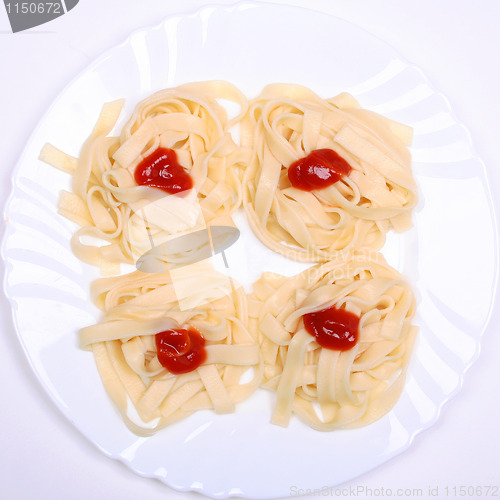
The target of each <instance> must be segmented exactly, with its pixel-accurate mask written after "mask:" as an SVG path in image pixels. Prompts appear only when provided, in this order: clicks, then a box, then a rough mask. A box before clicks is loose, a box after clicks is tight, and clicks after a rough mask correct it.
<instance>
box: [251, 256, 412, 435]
mask: <svg viewBox="0 0 500 500" xmlns="http://www.w3.org/2000/svg"><path fill="white" fill-rule="evenodd" d="M249 300H250V303H251V318H250V325H251V329H252V331H253V332H254V335H256V336H257V337H258V339H259V344H260V346H261V350H262V354H263V358H264V380H263V384H262V387H264V388H267V389H270V390H271V391H274V392H276V404H275V408H274V412H273V416H272V422H273V423H274V424H277V425H282V426H287V425H288V422H289V419H290V417H291V415H292V413H296V414H297V415H299V416H300V417H301V418H302V419H303V420H304V421H305V422H306V423H307V424H308V425H309V426H311V427H313V428H315V429H318V430H332V429H338V428H352V427H359V426H362V425H367V424H369V423H371V422H374V421H375V420H377V419H379V418H380V417H381V416H383V415H385V414H386V413H387V412H388V411H389V410H390V409H391V408H392V407H393V405H394V404H395V403H396V401H397V400H398V398H399V395H400V393H401V391H402V389H403V386H404V382H405V377H406V371H407V368H408V364H409V361H410V357H411V352H412V347H413V343H414V340H415V337H416V334H417V329H416V328H415V327H413V326H412V325H411V321H412V319H413V316H414V313H415V299H414V296H413V293H412V291H411V289H410V287H409V286H408V284H407V283H406V281H405V280H404V279H403V277H402V276H401V275H400V274H399V273H397V272H396V271H395V270H394V269H392V268H391V267H390V266H388V265H387V263H386V262H385V260H384V258H383V256H382V255H381V254H379V253H377V252H371V253H366V252H359V251H357V252H353V253H351V252H346V253H344V254H343V255H342V256H338V257H337V259H334V260H332V261H330V262H327V263H325V264H321V265H317V266H314V267H312V268H310V269H307V270H306V271H304V272H302V273H300V274H298V275H296V276H294V277H292V278H288V277H285V276H281V275H277V274H273V273H265V274H263V275H262V276H261V278H260V279H259V280H258V281H257V282H256V283H255V285H254V292H253V294H252V296H251V298H250V299H249ZM332 305H335V307H337V308H343V309H346V310H347V311H350V312H352V313H354V314H356V315H357V316H358V317H359V318H360V322H359V340H358V342H357V343H356V345H355V346H354V347H353V348H351V349H349V350H346V351H339V350H332V349H328V348H324V347H321V346H320V345H319V344H318V343H317V342H316V340H315V337H314V336H312V335H311V334H309V333H308V332H307V331H306V330H305V328H304V322H303V319H302V318H303V315H304V314H308V313H312V312H316V311H319V310H323V309H326V308H328V307H330V306H332Z"/></svg>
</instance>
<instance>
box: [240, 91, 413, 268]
mask: <svg viewBox="0 0 500 500" xmlns="http://www.w3.org/2000/svg"><path fill="white" fill-rule="evenodd" d="M241 137H242V139H241V147H242V148H243V149H244V150H246V151H247V152H248V157H249V158H250V159H249V161H248V164H247V165H246V170H245V175H244V179H243V188H244V191H243V194H244V198H243V202H244V206H245V210H246V213H247V216H248V220H249V223H250V225H251V227H252V229H253V231H254V232H255V234H256V235H257V236H258V237H259V239H260V240H261V241H262V242H263V243H264V244H265V245H266V246H268V247H269V248H271V249H272V250H274V251H276V252H279V253H281V254H283V255H285V256H287V257H289V258H291V259H294V260H298V261H304V262H320V261H325V260H329V259H330V258H332V257H333V256H334V254H335V252H337V251H340V250H349V249H355V248H361V247H369V248H371V249H374V250H379V249H380V248H381V247H382V246H383V244H384V242H385V234H386V232H387V231H388V230H389V229H391V228H394V229H396V230H397V231H402V230H405V229H407V228H408V227H410V226H411V210H412V208H413V207H414V206H415V204H416V200H417V195H416V191H417V190H416V184H415V181H414V179H413V176H412V171H411V156H410V153H409V150H408V146H409V145H410V142H411V137H412V132H411V129H410V128H409V127H407V126H405V125H402V124H400V123H397V122H395V121H392V120H390V119H388V118H385V117H383V116H380V115H378V114H376V113H373V112H371V111H368V110H365V109H362V108H361V107H360V105H359V104H358V102H357V101H356V100H355V99H354V98H353V97H352V96H351V95H349V94H347V93H343V94H340V95H338V96H336V97H334V98H331V99H322V98H320V97H319V96H318V95H316V94H315V93H314V92H312V91H311V90H309V89H307V88H305V87H302V86H299V85H288V84H287V85H285V84H273V85H269V86H267V87H266V88H265V89H264V90H263V91H262V93H261V95H260V96H259V97H257V98H256V99H253V100H252V101H251V102H250V106H249V111H248V113H247V115H246V116H245V117H244V118H243V120H242V134H241ZM316 149H332V150H334V151H335V152H336V153H338V154H339V155H340V156H341V157H342V158H344V159H345V160H346V161H347V162H348V163H349V164H350V166H351V167H352V171H351V173H350V174H349V175H348V176H344V177H343V178H342V179H341V180H340V181H338V182H336V183H335V184H333V185H331V186H329V187H327V188H324V189H316V190H313V191H302V190H300V189H297V188H295V187H292V186H291V183H290V181H289V180H288V175H287V169H288V167H289V166H290V165H291V164H292V163H293V162H295V161H297V160H299V159H300V158H303V157H305V156H306V155H308V154H309V153H310V152H311V151H313V150H316Z"/></svg>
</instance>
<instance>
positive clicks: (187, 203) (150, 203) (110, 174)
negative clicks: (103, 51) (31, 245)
mask: <svg viewBox="0 0 500 500" xmlns="http://www.w3.org/2000/svg"><path fill="white" fill-rule="evenodd" d="M222 99H224V100H225V101H227V102H231V103H232V104H233V105H236V107H237V108H238V114H237V115H236V116H235V117H233V118H231V119H230V118H228V113H227V111H226V109H225V108H224V107H223V106H222V104H220V100H222ZM123 105H124V100H123V99H121V100H117V101H114V102H110V103H106V104H105V105H104V106H103V109H102V111H101V114H100V116H99V119H98V121H97V123H96V125H95V127H94V129H93V131H92V133H91V134H90V136H89V137H88V138H87V140H86V142H85V143H84V145H83V147H82V149H81V152H80V155H79V157H78V158H74V157H71V156H69V155H67V154H65V153H63V152H62V151H60V150H58V149H57V148H55V147H54V146H52V145H50V144H47V145H46V146H45V147H44V148H43V150H42V152H41V155H40V159H41V160H43V161H45V162H47V163H49V164H51V165H53V166H55V167H57V168H59V169H61V170H64V171H66V172H68V173H70V174H72V190H71V191H66V190H63V191H62V192H61V195H60V199H59V204H58V211H59V213H60V214H62V215H63V216H65V217H67V218H68V219H70V220H72V221H73V222H76V223H77V224H78V225H79V226H81V228H80V229H79V230H78V231H76V232H75V234H74V235H73V237H72V239H71V248H72V250H73V252H74V254H75V255H76V256H77V257H78V258H79V259H80V260H82V261H83V262H86V263H88V264H91V265H94V266H97V267H99V268H100V270H101V272H102V274H108V275H109V274H119V272H120V264H121V263H128V264H135V262H136V260H137V259H138V258H139V257H140V256H141V255H143V254H144V252H145V251H146V250H148V249H150V248H151V244H152V242H153V243H154V245H159V244H161V243H162V242H164V241H167V240H168V239H169V238H171V237H172V236H175V235H176V234H179V233H182V232H183V231H184V232H185V231H187V230H189V231H193V230H195V229H197V228H204V227H206V225H207V224H212V225H224V224H226V225H232V224H233V223H232V219H231V214H232V213H233V212H234V211H235V210H236V209H237V208H238V207H239V206H240V205H241V198H242V193H241V178H240V177H241V173H240V172H241V168H240V166H241V164H242V161H243V158H242V151H241V149H240V148H239V147H237V145H236V143H235V142H234V140H233V138H232V136H231V133H230V129H231V128H232V127H233V126H234V124H235V123H237V122H239V120H240V118H241V116H242V115H243V114H244V113H245V112H246V110H247V107H248V103H247V99H246V98H245V96H244V95H243V94H242V93H241V92H240V91H239V90H238V89H236V87H234V86H233V85H231V84H229V83H227V82H221V81H211V82H199V83H190V84H185V85H181V86H179V87H175V88H169V89H164V90H160V91H158V92H156V93H154V94H153V95H151V96H149V97H147V98H146V99H144V100H142V101H141V102H140V103H139V104H138V105H137V106H136V108H135V110H134V112H133V113H132V115H131V117H130V118H129V119H128V121H127V122H126V123H125V125H124V126H123V127H122V129H121V133H120V135H119V136H109V134H110V133H111V131H112V130H113V128H114V127H115V125H116V124H117V121H118V118H119V116H120V113H121V111H122V108H123ZM159 147H163V148H169V149H173V150H175V152H176V154H177V157H178V160H179V163H180V164H181V165H182V166H183V167H184V169H185V170H186V171H187V172H188V173H189V175H190V176H191V177H192V179H193V180H194V186H193V188H192V189H191V190H190V192H189V193H187V195H185V196H183V197H179V196H175V195H167V194H166V193H165V192H163V191H160V190H157V189H151V188H150V187H147V186H138V185H137V184H136V182H135V180H134V171H135V168H136V167H137V165H138V164H139V163H140V162H141V161H142V160H143V159H144V158H146V157H147V156H148V155H149V154H151V153H152V152H154V151H155V150H156V149H157V148H159ZM96 242H100V243H99V244H96Z"/></svg>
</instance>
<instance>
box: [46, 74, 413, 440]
mask: <svg viewBox="0 0 500 500" xmlns="http://www.w3.org/2000/svg"><path fill="white" fill-rule="evenodd" d="M223 101H229V102H232V103H233V104H236V105H237V107H238V112H237V113H236V115H235V116H234V117H232V118H230V117H229V116H228V112H227V111H226V107H225V104H224V102H223ZM123 105H124V101H123V100H118V101H114V102H110V103H107V104H105V105H104V106H103V108H102V111H101V114H100V116H99V118H98V120H97V123H96V125H95V127H94V129H93V131H92V133H91V134H90V136H89V137H88V138H87V140H86V142H85V143H84V145H83V147H82V149H81V151H80V154H79V156H78V158H76V157H72V156H70V155H68V154H66V153H64V152H62V151H61V150H59V149H58V148H56V147H55V146H53V145H51V144H47V145H46V146H45V147H44V148H43V150H42V152H41V155H40V159H41V160H43V161H45V162H46V163H49V164H50V165H52V166H54V167H57V168H59V169H61V170H63V171H65V172H67V173H68V174H70V175H71V189H70V190H64V191H62V192H61V195H60V199H59V204H58V211H59V213H60V214H62V215H63V216H65V217H67V218H68V219H70V220H71V221H73V222H75V223H76V224H77V225H78V226H80V228H79V229H78V230H77V231H76V232H75V233H74V235H73V237H72V239H71V248H72V250H73V252H74V254H75V255H76V256H77V257H78V258H79V259H81V260H82V261H84V262H85V263H88V264H91V265H93V266H97V267H98V268H99V269H100V271H101V273H102V274H107V275H115V276H109V277H106V278H100V279H98V280H96V281H94V282H93V283H92V284H91V298H92V301H93V303H94V304H95V305H96V306H97V307H98V308H99V310H100V311H101V313H102V315H101V318H100V320H99V321H98V322H97V323H96V324H93V325H90V326H87V327H85V328H82V329H81V330H80V332H79V340H80V345H81V347H82V348H84V349H89V350H91V351H92V352H93V354H94V357H95V361H96V364H97V368H98V371H99V374H100V376H101V379H102V381H103V384H104V387H105V389H106V391H107V392H108V394H109V396H110V397H111V399H112V401H113V402H114V403H115V405H116V407H117V408H118V410H119V411H120V413H121V415H122V416H123V418H124V421H125V422H126V424H127V425H128V426H129V428H130V429H131V430H132V431H133V432H135V433H137V434H140V435H150V434H153V433H154V432H156V431H157V430H158V429H160V428H162V427H164V426H166V425H168V424H170V423H172V422H176V421H178V420H181V419H183V418H185V417H187V416H189V415H190V414H192V413H194V412H196V411H199V410H214V411H215V412H216V413H228V412H232V411H234V409H235V405H236V404H237V403H238V402H240V401H242V400H244V399H246V398H248V397H249V396H250V395H251V394H252V393H253V392H254V391H255V390H256V389H257V388H258V387H259V386H260V385H262V387H264V388H266V389H269V390H271V391H274V392H275V393H276V398H275V400H276V404H275V407H274V411H273V413H272V418H271V422H272V423H274V424H277V425H281V426H287V425H288V423H289V421H290V418H291V417H292V414H294V413H295V414H297V415H298V416H299V417H301V418H302V419H303V420H304V421H305V422H306V423H307V424H308V425H309V426H311V427H312V428H315V429H318V430H332V429H338V428H351V427H358V426H362V425H366V424H369V423H371V422H373V421H375V420H377V419H378V418H380V417H381V416H383V415H384V414H386V413H387V412H388V411H389V410H390V409H391V408H392V406H393V405H394V404H395V403H396V401H397V399H398V397H399V395H400V393H401V390H402V388H403V385H404V381H405V377H406V372H407V368H408V364H409V361H410V357H411V352H412V346H413V343H414V340H415V337H416V333H417V330H416V328H415V327H414V326H412V319H413V316H414V312H415V300H414V297H413V294H412V292H411V289H410V288H409V286H408V284H407V283H406V282H405V281H404V279H403V277H402V276H401V275H400V274H398V273H397V272H396V271H395V270H394V269H392V268H391V267H390V266H389V265H388V264H387V263H386V262H385V260H384V258H383V257H382V255H381V254H379V253H378V250H379V249H380V248H381V247H382V246H383V245H384V242H385V237H386V233H387V231H389V230H390V229H394V230H396V231H402V230H405V229H407V228H408V227H410V225H411V210H412V208H413V207H414V206H415V204H416V201H417V195H416V185H415V182H414V179H413V176H412V172H411V157H410V153H409V149H408V147H409V145H410V143H411V136H412V132H411V129H410V128H409V127H407V126H405V125H402V124H400V123H397V122H394V121H392V120H389V119H387V118H384V117H382V116H380V115H378V114H375V113H373V112H370V111H368V110H364V109H362V108H361V107H360V105H359V104H358V103H357V101H356V100H355V99H354V98H353V97H352V96H350V95H349V94H346V93H343V94H340V95H338V96H336V97H334V98H331V99H322V98H320V97H319V96H317V95H316V94H315V93H313V92H312V91H311V90H309V89H307V88H305V87H301V86H298V85H282V84H274V85H269V86H268V87H266V88H265V89H264V90H263V91H262V93H261V94H260V95H259V96H258V97H257V98H255V99H253V100H252V101H250V102H248V101H247V99H246V98H245V96H244V95H243V94H242V93H241V92H240V91H239V90H238V89H237V88H235V87H234V86H233V85H231V84H229V83H227V82H222V81H210V82H200V83H191V84H185V85H181V86H179V87H176V88H171V89H165V90H161V91H159V92H156V93H155V94H153V95H151V96H150V97H147V98H146V99H144V100H143V101H141V102H140V103H139V104H138V105H137V106H136V108H135V110H134V112H133V113H132V115H131V116H130V118H129V119H128V121H127V122H126V123H125V125H124V126H123V127H121V128H120V132H119V133H116V134H115V135H112V134H114V133H115V129H117V128H118V123H119V118H120V115H121V113H122V109H123ZM236 125H238V126H239V127H240V128H239V141H236V139H235V138H233V135H232V133H233V131H234V127H235V126H236ZM235 136H236V134H235ZM314 155H316V156H314ZM304 158H308V161H309V163H301V162H302V161H303V160H304ZM318 158H319V159H320V160H321V161H327V162H330V163H329V166H327V167H325V166H324V165H320V166H318V164H317V163H315V162H317V161H318ZM167 164H168V165H167ZM164 165H167V166H168V171H167V167H165V168H164ZM334 167H335V168H334ZM335 169H337V170H335ZM175 172H177V173H175ZM174 174H175V175H174ZM302 175H305V178H301V176H302ZM308 176H309V177H308ZM165 183H166V184H165ZM167 184H168V189H167ZM241 205H243V206H244V209H245V212H246V215H247V220H248V221H249V225H250V227H251V228H252V230H253V231H254V232H255V234H256V235H257V237H258V238H259V239H260V240H261V242H262V243H263V244H265V245H266V246H267V247H269V248H270V249H272V250H274V251H275V252H278V253H280V254H282V255H284V256H286V257H289V258H291V259H293V260H297V261H303V262H316V263H319V264H317V265H315V266H313V267H311V268H309V269H308V270H306V271H304V272H302V273H301V274H298V275H296V276H294V277H291V278H288V277H285V276H281V275H278V274H274V273H269V272H268V273H264V274H263V275H262V276H261V278H260V279H259V280H258V281H257V282H256V283H254V288H253V292H252V293H251V294H250V295H247V294H246V293H245V291H244V289H243V288H242V287H241V286H239V285H237V284H236V283H235V281H234V280H232V279H231V278H229V277H228V276H226V275H225V274H222V273H220V272H218V271H216V270H215V269H214V267H213V262H212V255H213V254H214V253H217V252H223V251H224V249H225V248H228V247H229V246H230V245H232V244H233V243H234V242H235V241H236V239H237V238H238V236H239V230H238V229H237V228H235V227H234V223H233V221H232V215H233V213H234V212H235V210H237V209H238V208H239V207H240V206H241ZM181 235H182V236H183V237H182V238H179V236H181ZM167 249H168V251H167ZM224 262H225V264H226V267H227V262H226V260H225V257H224ZM121 264H133V265H136V267H137V269H138V270H137V271H134V272H132V273H129V274H122V272H123V269H122V267H121ZM145 271H149V272H145ZM331 310H335V311H336V314H341V315H343V316H342V317H343V318H344V319H345V321H346V322H349V321H351V322H352V324H351V323H349V325H350V326H349V328H351V327H352V331H351V330H349V328H348V329H347V330H348V331H347V330H346V332H344V333H345V335H344V338H343V339H341V340H342V342H344V344H342V343H339V339H338V338H336V340H335V341H334V342H332V338H331V337H330V338H329V339H327V340H325V339H324V338H322V337H321V335H320V333H321V332H319V330H314V328H316V326H315V324H314V321H315V320H316V318H318V317H321V318H323V317H324V318H327V316H328V314H330V312H329V311H331ZM325 311H326V312H325ZM338 311H341V312H338ZM332 314H333V313H332ZM325 315H326V316H325ZM324 321H326V322H330V323H331V324H333V322H334V320H333V319H332V318H331V317H330V316H328V319H326V320H324ZM335 321H336V320H335ZM330 323H329V324H330ZM346 324H347V323H346ZM353 325H355V326H353ZM321 328H322V327H321ZM334 336H337V337H338V335H337V334H335V335H334Z"/></svg>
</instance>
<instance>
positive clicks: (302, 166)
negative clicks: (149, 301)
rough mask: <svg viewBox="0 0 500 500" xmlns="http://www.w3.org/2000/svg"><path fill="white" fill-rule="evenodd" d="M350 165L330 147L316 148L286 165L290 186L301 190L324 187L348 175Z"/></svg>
mask: <svg viewBox="0 0 500 500" xmlns="http://www.w3.org/2000/svg"><path fill="white" fill-rule="evenodd" d="M351 170H352V169H351V166H350V165H349V163H347V162H346V161H345V160H344V158H342V157H341V156H340V155H338V154H337V153H336V152H335V151H333V150H332V149H316V150H314V151H311V152H310V153H309V154H308V155H307V156H305V157H304V158H301V159H300V160H297V161H295V162H293V163H292V164H291V165H290V166H289V167H288V178H289V179H290V182H291V183H292V186H293V187H295V188H297V189H301V190H302V191H312V190H313V189H324V188H326V187H328V186H331V185H332V184H334V183H335V182H337V181H338V180H339V179H340V178H341V177H342V176H343V175H349V172H350V171H351Z"/></svg>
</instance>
